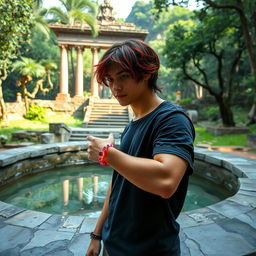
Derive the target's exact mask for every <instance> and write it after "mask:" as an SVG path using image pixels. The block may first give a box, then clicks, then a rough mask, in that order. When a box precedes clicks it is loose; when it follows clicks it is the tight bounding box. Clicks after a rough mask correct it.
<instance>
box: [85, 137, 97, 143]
mask: <svg viewBox="0 0 256 256" xmlns="http://www.w3.org/2000/svg"><path fill="white" fill-rule="evenodd" d="M86 140H89V141H91V142H92V141H93V140H95V137H93V136H87V137H86Z"/></svg>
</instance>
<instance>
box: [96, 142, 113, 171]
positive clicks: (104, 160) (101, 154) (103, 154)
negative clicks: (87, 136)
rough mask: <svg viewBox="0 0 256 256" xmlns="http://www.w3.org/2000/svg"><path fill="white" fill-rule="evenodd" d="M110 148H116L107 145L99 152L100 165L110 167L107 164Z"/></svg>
mask: <svg viewBox="0 0 256 256" xmlns="http://www.w3.org/2000/svg"><path fill="white" fill-rule="evenodd" d="M109 148H114V145H113V144H107V145H106V146H104V147H103V148H102V149H101V150H100V151H99V163H100V164H101V165H102V166H108V163H107V155H108V150H109Z"/></svg>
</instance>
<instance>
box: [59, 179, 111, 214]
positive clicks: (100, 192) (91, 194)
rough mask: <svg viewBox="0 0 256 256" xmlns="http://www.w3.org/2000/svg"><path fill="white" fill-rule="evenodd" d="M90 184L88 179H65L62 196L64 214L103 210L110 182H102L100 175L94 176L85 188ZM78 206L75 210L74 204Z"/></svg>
mask: <svg viewBox="0 0 256 256" xmlns="http://www.w3.org/2000/svg"><path fill="white" fill-rule="evenodd" d="M86 183H88V178H83V177H79V178H77V179H76V184H75V182H74V179H72V178H71V179H65V180H63V181H62V196H63V211H62V214H65V215H66V214H74V215H77V214H79V215H80V214H82V213H83V212H84V211H85V210H86V211H87V212H95V210H96V211H97V210H101V208H102V206H103V203H104V199H105V196H106V191H107V187H108V184H109V183H108V182H106V181H104V179H103V181H101V176H100V175H93V176H92V177H91V182H90V185H87V186H84V184H86ZM75 202H76V204H77V203H78V202H79V205H76V209H75V210H74V204H75Z"/></svg>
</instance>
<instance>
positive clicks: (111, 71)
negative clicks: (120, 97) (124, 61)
mask: <svg viewBox="0 0 256 256" xmlns="http://www.w3.org/2000/svg"><path fill="white" fill-rule="evenodd" d="M123 72H128V71H127V70H124V69H123V68H122V67H121V66H120V65H118V64H116V63H114V64H110V65H109V66H108V67H107V69H106V76H114V75H119V74H120V73H123Z"/></svg>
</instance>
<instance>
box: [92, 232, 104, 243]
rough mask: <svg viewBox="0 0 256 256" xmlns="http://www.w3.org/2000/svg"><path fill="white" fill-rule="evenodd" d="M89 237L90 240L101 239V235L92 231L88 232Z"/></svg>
mask: <svg viewBox="0 0 256 256" xmlns="http://www.w3.org/2000/svg"><path fill="white" fill-rule="evenodd" d="M90 238H91V240H99V241H101V240H102V236H101V235H97V234H95V233H93V232H91V233H90Z"/></svg>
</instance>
